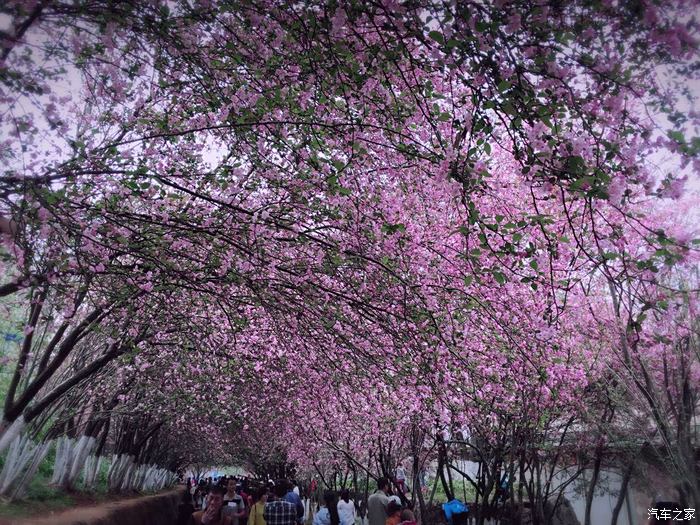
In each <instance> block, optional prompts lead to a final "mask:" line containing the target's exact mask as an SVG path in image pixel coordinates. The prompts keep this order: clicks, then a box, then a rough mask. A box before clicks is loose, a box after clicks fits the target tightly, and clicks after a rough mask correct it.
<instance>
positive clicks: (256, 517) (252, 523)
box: [248, 487, 267, 525]
mask: <svg viewBox="0 0 700 525" xmlns="http://www.w3.org/2000/svg"><path fill="white" fill-rule="evenodd" d="M266 501H267V489H266V488H265V487H263V488H260V489H258V491H257V492H256V493H255V503H253V504H252V505H251V506H250V512H249V513H248V525H267V524H266V523H265V502H266Z"/></svg>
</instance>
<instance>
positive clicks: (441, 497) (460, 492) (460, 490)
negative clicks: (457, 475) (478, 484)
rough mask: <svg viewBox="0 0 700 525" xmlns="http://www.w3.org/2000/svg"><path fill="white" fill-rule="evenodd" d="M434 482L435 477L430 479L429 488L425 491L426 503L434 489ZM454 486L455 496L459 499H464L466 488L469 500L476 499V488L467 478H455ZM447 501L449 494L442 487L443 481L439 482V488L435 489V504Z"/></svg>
mask: <svg viewBox="0 0 700 525" xmlns="http://www.w3.org/2000/svg"><path fill="white" fill-rule="evenodd" d="M433 483H435V479H434V478H432V479H429V480H428V490H427V491H426V492H424V494H425V501H426V503H427V502H428V499H429V498H430V494H431V492H432V490H433ZM452 488H453V490H454V496H455V498H457V499H458V500H461V501H464V491H465V489H466V493H467V501H474V499H475V498H476V492H475V490H474V487H473V486H472V484H471V483H469V482H468V481H467V480H463V481H459V480H455V481H454V482H453V483H452ZM445 502H447V495H446V494H445V491H444V490H443V488H442V483H440V482H438V486H437V490H436V491H435V498H434V499H433V504H442V503H445Z"/></svg>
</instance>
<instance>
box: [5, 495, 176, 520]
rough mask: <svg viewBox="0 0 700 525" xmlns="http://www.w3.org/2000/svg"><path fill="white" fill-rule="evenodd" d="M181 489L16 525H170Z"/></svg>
mask: <svg viewBox="0 0 700 525" xmlns="http://www.w3.org/2000/svg"><path fill="white" fill-rule="evenodd" d="M183 491H184V487H178V488H177V489H173V490H170V491H168V492H163V493H161V494H156V495H154V496H142V497H138V498H132V499H127V500H121V501H115V502H110V503H103V504H101V505H97V506H94V507H79V508H76V509H70V510H66V511H63V512H59V513H55V514H53V515H51V516H45V517H40V518H27V519H23V520H16V521H13V522H12V523H14V524H16V525H173V524H174V523H175V520H176V519H177V505H178V503H179V502H180V499H181V498H182V492H183Z"/></svg>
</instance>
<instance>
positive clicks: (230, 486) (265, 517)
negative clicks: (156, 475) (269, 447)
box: [177, 476, 415, 525]
mask: <svg viewBox="0 0 700 525" xmlns="http://www.w3.org/2000/svg"><path fill="white" fill-rule="evenodd" d="M186 486H187V490H185V492H184V495H183V500H182V502H181V503H180V506H179V509H178V522H177V523H178V525H304V524H305V523H309V522H311V523H312V525H356V519H357V506H356V503H355V501H354V500H353V499H351V497H350V492H349V491H348V490H347V489H343V490H341V491H340V492H336V491H332V490H327V491H325V492H324V494H323V499H322V501H321V502H319V504H318V508H316V509H312V508H311V507H313V505H311V504H309V503H308V502H307V504H305V503H304V501H303V500H302V498H301V494H300V489H299V486H298V485H297V484H296V483H295V482H294V481H290V480H286V479H281V480H277V481H276V482H272V481H268V482H267V483H261V482H256V481H253V480H250V479H249V478H242V477H235V476H222V477H220V478H204V479H200V480H196V479H193V478H189V479H187V482H186ZM377 486H378V489H377V491H376V492H375V493H374V494H372V495H371V496H370V497H369V499H368V500H367V520H368V522H369V525H415V517H414V515H413V513H412V511H411V510H410V509H408V508H403V507H402V504H401V499H400V498H399V497H398V496H396V495H392V494H391V483H390V481H389V479H387V478H380V479H379V480H378V484H377Z"/></svg>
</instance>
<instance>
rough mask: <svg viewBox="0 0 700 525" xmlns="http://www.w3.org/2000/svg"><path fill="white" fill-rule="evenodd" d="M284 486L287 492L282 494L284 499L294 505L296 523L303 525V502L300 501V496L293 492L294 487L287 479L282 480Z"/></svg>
mask: <svg viewBox="0 0 700 525" xmlns="http://www.w3.org/2000/svg"><path fill="white" fill-rule="evenodd" d="M284 487H285V489H286V490H287V493H286V494H285V495H284V500H285V501H288V502H289V503H291V504H292V505H294V507H295V508H296V510H297V523H298V524H299V525H303V524H304V502H302V501H301V497H300V496H299V494H297V493H296V492H294V488H293V486H292V484H291V483H290V482H289V481H287V480H284Z"/></svg>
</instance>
